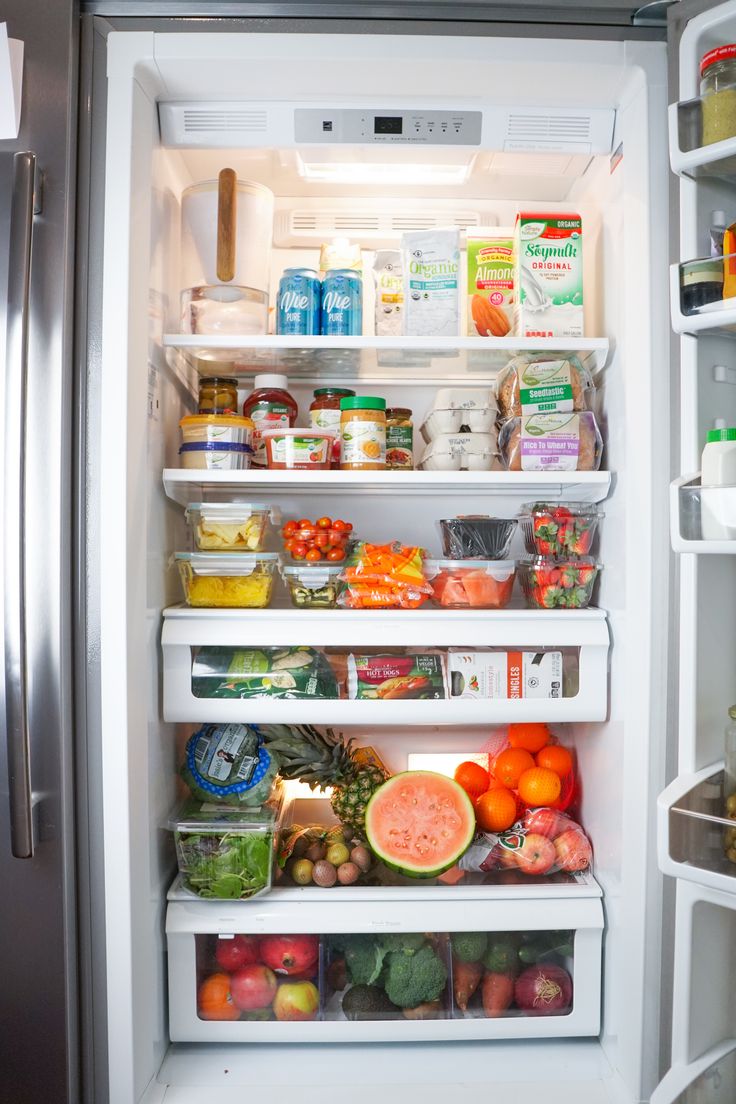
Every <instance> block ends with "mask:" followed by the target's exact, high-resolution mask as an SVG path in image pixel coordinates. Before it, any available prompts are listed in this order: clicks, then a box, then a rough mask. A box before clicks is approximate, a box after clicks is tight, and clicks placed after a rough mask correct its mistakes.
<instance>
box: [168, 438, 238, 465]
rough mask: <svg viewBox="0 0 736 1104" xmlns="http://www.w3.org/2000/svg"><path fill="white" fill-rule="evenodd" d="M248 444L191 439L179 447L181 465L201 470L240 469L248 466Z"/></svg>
mask: <svg viewBox="0 0 736 1104" xmlns="http://www.w3.org/2000/svg"><path fill="white" fill-rule="evenodd" d="M252 451H253V450H252V449H251V447H250V445H231V444H220V442H219V441H192V442H190V443H189V444H186V445H182V446H181V448H180V449H179V456H180V457H181V466H182V467H183V468H196V469H198V470H202V471H240V470H242V469H244V468H249V467H250V458H251V454H252Z"/></svg>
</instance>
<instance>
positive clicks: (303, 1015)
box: [273, 981, 319, 1020]
mask: <svg viewBox="0 0 736 1104" xmlns="http://www.w3.org/2000/svg"><path fill="white" fill-rule="evenodd" d="M273 1010H274V1013H275V1014H276V1019H277V1020H316V1019H317V1012H318V1011H319V990H318V989H317V986H316V985H313V984H312V982H311V981H296V982H291V981H284V982H282V983H281V985H279V988H278V992H277V993H276V999H275V1000H274V1002H273Z"/></svg>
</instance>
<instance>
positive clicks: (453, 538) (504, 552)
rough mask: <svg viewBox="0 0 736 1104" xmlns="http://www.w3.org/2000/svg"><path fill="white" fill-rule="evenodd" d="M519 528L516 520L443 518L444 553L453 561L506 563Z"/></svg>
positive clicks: (478, 517)
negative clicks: (471, 560)
mask: <svg viewBox="0 0 736 1104" xmlns="http://www.w3.org/2000/svg"><path fill="white" fill-rule="evenodd" d="M517 524H518V523H517V522H516V521H515V520H514V519H513V518H511V519H508V518H493V517H485V516H483V515H480V514H478V515H468V516H467V517H456V518H444V519H443V520H441V521H440V529H441V531H442V550H443V552H444V553H445V556H447V557H448V558H449V559H451V560H468V559H474V558H475V557H478V558H479V559H481V560H505V559H506V557H507V556H508V554H509V548H510V547H511V541H512V540H513V537H514V533H515V532H516V526H517Z"/></svg>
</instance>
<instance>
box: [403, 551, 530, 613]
mask: <svg viewBox="0 0 736 1104" xmlns="http://www.w3.org/2000/svg"><path fill="white" fill-rule="evenodd" d="M424 575H425V577H426V578H427V579H428V580H429V582H430V585H431V587H432V598H433V600H434V602H435V604H436V605H438V606H443V607H445V608H447V609H504V608H505V607H506V606H507V605H508V604H509V602H510V601H511V593H512V591H513V589H514V578H515V577H516V564H515V563H514V561H513V560H473V559H468V560H452V559H446V560H425V561H424Z"/></svg>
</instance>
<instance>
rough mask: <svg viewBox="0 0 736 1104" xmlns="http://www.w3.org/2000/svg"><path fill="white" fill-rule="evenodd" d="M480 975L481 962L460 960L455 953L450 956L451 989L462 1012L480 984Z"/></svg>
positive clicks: (481, 969)
mask: <svg viewBox="0 0 736 1104" xmlns="http://www.w3.org/2000/svg"><path fill="white" fill-rule="evenodd" d="M482 976H483V963H482V962H461V961H460V959H459V958H456V957H455V955H453V956H452V990H453V993H454V995H455V1004H456V1005H457V1006H458V1008H460V1009H462V1011H463V1012H465V1010H466V1009H467V1007H468V1001H469V1000H470V998H471V997H472V995H473V993H474V992H475V990H476V989H477V988H478V986H479V985H480V979H481V978H482Z"/></svg>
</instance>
